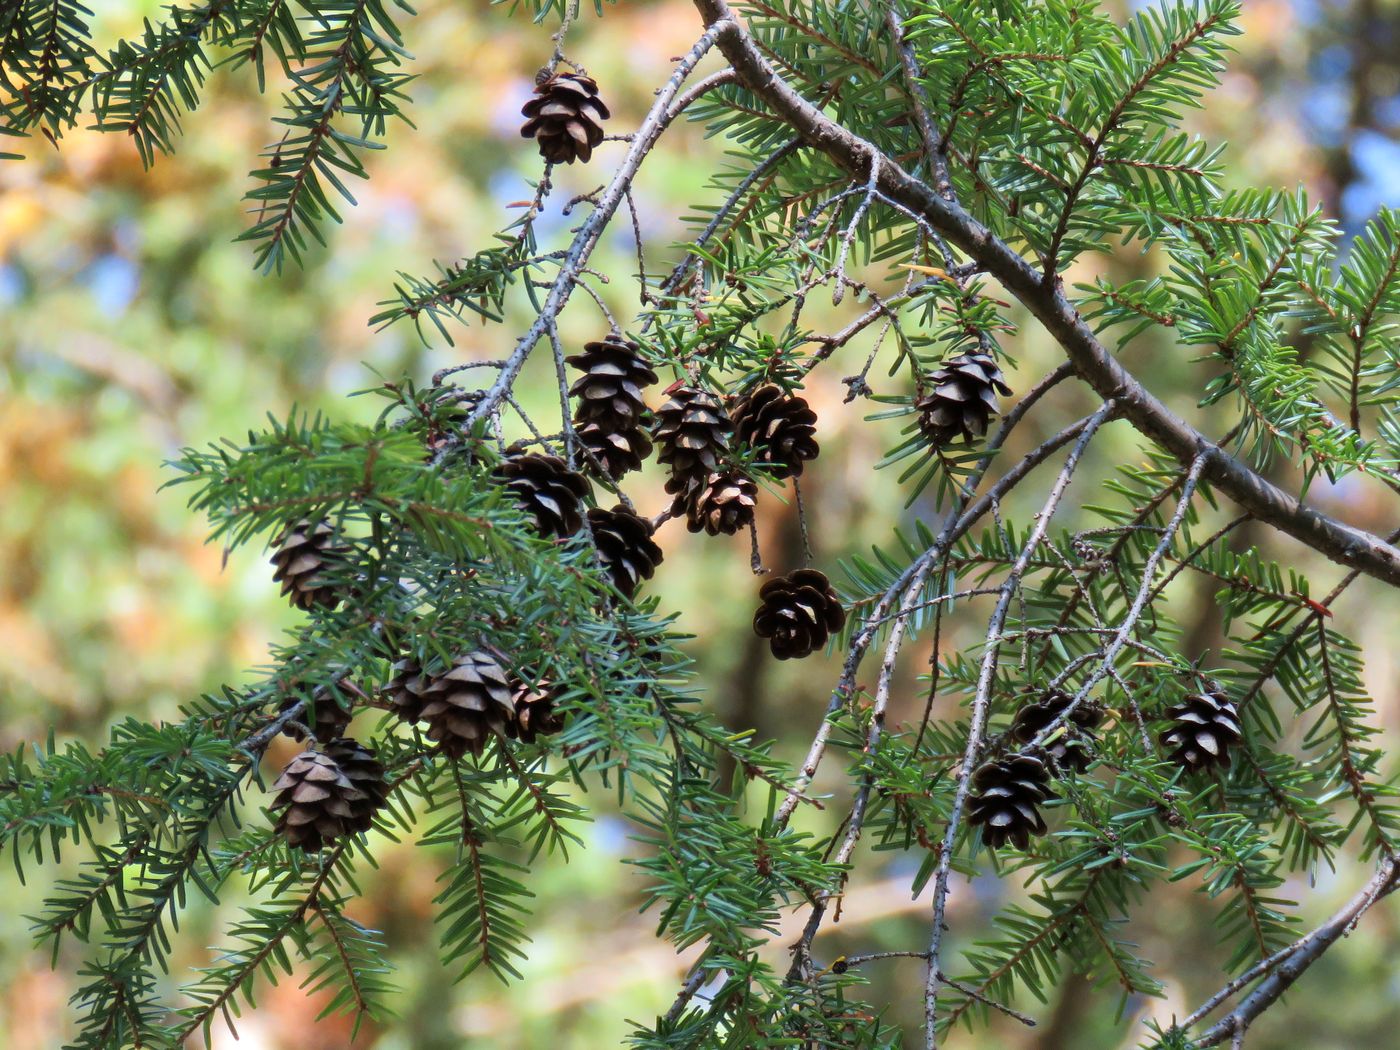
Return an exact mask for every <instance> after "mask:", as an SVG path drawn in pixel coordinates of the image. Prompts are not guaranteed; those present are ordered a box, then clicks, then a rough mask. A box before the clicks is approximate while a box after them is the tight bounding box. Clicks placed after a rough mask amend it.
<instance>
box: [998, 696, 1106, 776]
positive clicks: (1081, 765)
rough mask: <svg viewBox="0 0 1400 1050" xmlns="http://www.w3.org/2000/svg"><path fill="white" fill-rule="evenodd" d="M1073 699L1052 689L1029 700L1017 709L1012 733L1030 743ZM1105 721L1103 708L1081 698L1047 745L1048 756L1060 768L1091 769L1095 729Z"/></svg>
mask: <svg viewBox="0 0 1400 1050" xmlns="http://www.w3.org/2000/svg"><path fill="white" fill-rule="evenodd" d="M1073 699H1074V698H1073V697H1072V696H1070V695H1069V694H1068V693H1065V692H1061V691H1060V690H1059V689H1051V690H1049V691H1047V692H1045V693H1043V694H1042V695H1041V696H1040V697H1039V698H1037V699H1035V700H1030V701H1027V702H1026V703H1025V704H1023V705H1022V706H1021V709H1020V710H1019V711H1017V712H1016V718H1015V720H1014V721H1013V722H1012V723H1011V736H1012V738H1013V739H1014V740H1015V741H1016V742H1017V743H1020V744H1029V743H1030V742H1031V741H1032V740H1034V739H1035V738H1036V737H1037V736H1038V735H1040V731H1041V730H1042V729H1044V728H1045V727H1046V726H1048V725H1049V724H1050V723H1051V722H1053V721H1055V719H1057V718H1059V717H1060V712H1062V711H1063V710H1064V709H1065V708H1066V707H1068V706H1069V704H1070V701H1071V700H1073ZM1102 721H1103V708H1101V707H1099V706H1098V705H1097V704H1093V703H1090V702H1089V700H1088V699H1087V698H1086V699H1084V700H1082V701H1080V704H1079V706H1078V707H1076V708H1075V709H1074V710H1073V711H1072V712H1071V713H1070V716H1069V719H1068V720H1067V721H1066V722H1065V724H1064V725H1063V727H1062V731H1061V732H1060V734H1059V736H1057V737H1056V738H1055V739H1054V740H1052V741H1051V742H1050V743H1049V744H1047V745H1046V746H1045V748H1044V754H1045V757H1046V758H1048V759H1049V760H1050V762H1051V764H1052V765H1053V766H1054V767H1055V768H1057V769H1061V770H1065V769H1072V770H1074V771H1075V772H1076V773H1083V772H1084V771H1085V770H1086V769H1088V768H1089V762H1090V761H1091V760H1092V758H1093V755H1092V753H1091V752H1090V746H1091V745H1092V743H1093V741H1094V730H1095V729H1096V728H1097V727H1098V725H1099V723H1100V722H1102Z"/></svg>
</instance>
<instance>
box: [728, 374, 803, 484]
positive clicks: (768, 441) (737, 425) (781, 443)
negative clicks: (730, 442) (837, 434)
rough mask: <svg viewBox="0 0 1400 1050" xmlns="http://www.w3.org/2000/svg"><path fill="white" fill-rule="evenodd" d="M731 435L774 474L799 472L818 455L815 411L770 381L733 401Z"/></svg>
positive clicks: (778, 476)
mask: <svg viewBox="0 0 1400 1050" xmlns="http://www.w3.org/2000/svg"><path fill="white" fill-rule="evenodd" d="M731 417H732V418H733V420H734V436H735V438H736V439H737V440H738V441H739V443H740V444H743V445H747V446H749V447H750V448H751V449H753V451H754V453H755V454H756V456H755V458H756V460H757V462H758V463H759V464H760V465H761V466H764V467H767V468H768V472H769V473H770V474H772V475H773V477H775V478H791V477H796V476H798V475H800V474H801V473H802V468H803V467H804V466H805V465H806V462H807V461H808V460H811V459H816V458H817V452H818V448H817V441H816V438H815V437H814V436H813V435H814V434H816V430H817V428H816V423H817V414H816V413H815V412H813V411H812V410H811V408H809V407H808V405H807V402H806V401H805V400H803V399H802V398H800V397H797V396H795V395H788V394H785V393H783V391H782V388H781V387H778V386H775V385H774V384H772V383H769V384H767V385H765V386H761V387H759V388H758V389H757V390H755V391H753V392H752V393H749V394H745V395H744V396H743V397H741V398H739V400H738V401H736V402H735V403H734V409H733V412H732V413H731Z"/></svg>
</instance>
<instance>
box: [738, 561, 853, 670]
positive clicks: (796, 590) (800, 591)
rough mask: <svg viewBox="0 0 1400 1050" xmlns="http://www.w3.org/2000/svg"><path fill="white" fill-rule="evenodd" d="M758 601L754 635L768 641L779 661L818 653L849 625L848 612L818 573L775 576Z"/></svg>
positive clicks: (814, 571) (767, 584)
mask: <svg viewBox="0 0 1400 1050" xmlns="http://www.w3.org/2000/svg"><path fill="white" fill-rule="evenodd" d="M758 599H759V606H758V611H757V612H755V613H754V614H753V629H754V633H755V634H757V635H758V636H759V637H760V638H767V639H768V644H769V647H770V648H771V649H772V650H773V655H774V656H776V657H777V658H778V659H779V660H790V659H793V658H794V657H796V658H801V657H804V656H809V655H811V654H812V653H815V652H816V651H817V650H819V649H821V648H823V647H825V645H826V640H827V638H828V637H830V636H831V635H832V634H834V633H835V632H837V631H839V630H841V628H842V627H843V626H845V623H846V611H845V610H844V609H843V608H841V602H840V600H839V599H838V598H837V597H836V593H835V592H834V591H833V590H832V589H831V584H830V583H829V582H828V581H827V578H826V574H825V573H823V572H818V571H817V570H816V569H798V570H797V571H796V572H791V573H788V575H786V576H775V577H774V578H773V579H771V580H769V581H768V582H767V583H765V584H764V585H763V586H762V587H761V588H760V589H759V592H758Z"/></svg>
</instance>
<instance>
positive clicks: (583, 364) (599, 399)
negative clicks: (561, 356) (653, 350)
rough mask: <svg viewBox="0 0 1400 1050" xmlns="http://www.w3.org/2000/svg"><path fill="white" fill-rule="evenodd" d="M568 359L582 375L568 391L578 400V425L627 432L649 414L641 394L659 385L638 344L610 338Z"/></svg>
mask: <svg viewBox="0 0 1400 1050" xmlns="http://www.w3.org/2000/svg"><path fill="white" fill-rule="evenodd" d="M566 360H567V361H568V362H569V364H571V365H573V366H574V368H576V369H578V371H580V372H582V373H583V375H582V376H581V377H580V378H579V379H577V380H575V381H574V385H573V386H571V387H570V388H569V393H570V394H571V395H572V396H574V397H576V398H578V408H577V409H576V410H575V412H574V422H575V423H578V424H580V425H582V424H584V423H597V424H599V425H600V426H601V427H602V428H603V429H604V430H608V431H614V430H626V429H628V428H630V427H633V426H636V424H637V423H639V422H640V421H641V419H642V417H643V416H645V415H646V411H647V404H646V400H645V398H643V397H642V391H643V390H644V389H645V388H646V387H649V386H651V385H653V384H654V383H655V382H656V373H655V372H654V371H653V370H652V368H651V366H650V365H648V364H647V363H646V362H645V361H643V360H642V358H641V357H640V355H639V354H638V353H637V344H636V343H633V342H629V341H628V340H626V339H623V338H621V337H620V336H616V335H610V336H608V337H607V338H606V339H604V340H602V341H601V342H597V343H585V344H584V346H583V353H581V354H575V355H573V356H572V357H569V358H566Z"/></svg>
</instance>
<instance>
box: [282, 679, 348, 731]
mask: <svg viewBox="0 0 1400 1050" xmlns="http://www.w3.org/2000/svg"><path fill="white" fill-rule="evenodd" d="M340 691H341V692H342V693H347V694H349V695H351V696H353V695H355V693H356V692H357V690H355V689H354V688H353V687H352V686H351V685H350V684H349V682H342V683H341V684H340ZM300 702H301V698H300V697H298V696H289V697H287V699H285V700H283V701H282V705H281V706H280V707H279V708H278V713H279V714H284V713H286V711H287V710H288V709H289V708H291V706H292V705H293V704H298V703H300ZM354 717H355V712H354V711H353V710H351V709H350V708H349V707H342V706H341V704H340V702H339V701H338V700H337V699H336V697H335V694H334V693H333V692H332V691H331V690H330V689H329V688H328V687H327V686H324V685H318V686H316V688H315V689H313V690H311V697H310V701H309V704H308V705H307V707H304V708H303V709H302V711H301V713H300V714H299V715H298V716H297V717H296V719H295V721H296V722H297V723H299V724H296V725H292V724H289V725H288V726H287V727H286V728H285V729H283V730H282V732H284V733H286V734H287V736H289V737H291V738H292V739H293V740H296V741H302V740H305V739H306V733H305V732H304V731H303V729H302V727H303V726H305V727H306V728H308V729H310V730H311V736H312V738H313V739H315V740H316V741H317V743H321V744H324V743H326V742H327V741H330V740H334V739H335V738H336V737H338V736H340V735H341V734H342V733H344V732H345V727H346V726H348V725H349V724H350V720H351V719H352V718H354Z"/></svg>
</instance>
